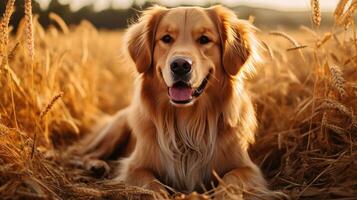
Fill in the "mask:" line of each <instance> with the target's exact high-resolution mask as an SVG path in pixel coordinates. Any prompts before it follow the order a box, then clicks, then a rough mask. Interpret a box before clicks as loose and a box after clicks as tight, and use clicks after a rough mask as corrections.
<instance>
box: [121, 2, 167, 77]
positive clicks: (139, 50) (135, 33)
mask: <svg viewBox="0 0 357 200" xmlns="http://www.w3.org/2000/svg"><path fill="white" fill-rule="evenodd" d="M165 11H167V9H166V8H165V7H161V6H154V7H151V8H149V9H148V10H146V11H144V12H143V14H142V15H141V17H140V18H139V21H138V22H137V23H135V24H133V25H132V26H130V27H129V29H128V30H127V32H126V33H125V36H124V38H125V39H126V41H125V43H126V45H127V49H128V51H129V54H130V57H131V58H132V59H133V61H134V62H135V65H136V69H137V71H138V72H139V73H144V72H146V71H147V70H148V69H149V68H150V66H151V65H152V54H153V51H154V45H155V34H156V30H157V26H158V24H159V20H160V17H161V16H162V15H163V14H164V12H165Z"/></svg>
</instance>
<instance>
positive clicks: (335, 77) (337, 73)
mask: <svg viewBox="0 0 357 200" xmlns="http://www.w3.org/2000/svg"><path fill="white" fill-rule="evenodd" d="M329 70H330V72H331V76H332V84H333V86H334V87H335V88H336V89H337V91H338V92H339V94H340V95H341V97H346V96H347V93H346V90H345V79H344V78H343V73H342V71H341V69H340V67H338V66H337V65H334V64H333V65H329Z"/></svg>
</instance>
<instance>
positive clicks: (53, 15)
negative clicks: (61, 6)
mask: <svg viewBox="0 0 357 200" xmlns="http://www.w3.org/2000/svg"><path fill="white" fill-rule="evenodd" d="M49 17H50V19H51V20H53V21H55V22H56V23H57V24H58V26H59V27H60V28H61V30H62V32H63V33H64V34H67V33H69V29H68V26H67V24H66V22H64V20H63V19H62V18H61V17H60V16H59V15H57V14H56V13H52V12H51V13H50V15H49Z"/></svg>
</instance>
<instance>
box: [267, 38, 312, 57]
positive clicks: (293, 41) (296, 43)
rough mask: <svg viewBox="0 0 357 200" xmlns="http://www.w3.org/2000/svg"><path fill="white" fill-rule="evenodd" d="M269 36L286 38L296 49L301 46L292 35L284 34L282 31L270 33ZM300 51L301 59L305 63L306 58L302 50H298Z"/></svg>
mask: <svg viewBox="0 0 357 200" xmlns="http://www.w3.org/2000/svg"><path fill="white" fill-rule="evenodd" d="M269 34H270V35H275V36H279V37H283V38H285V39H286V40H288V41H289V42H290V43H291V44H292V45H294V47H296V48H299V47H300V46H301V45H300V44H299V43H298V42H297V41H296V40H295V39H294V38H293V37H291V36H290V35H288V34H287V33H284V32H282V31H271V32H269ZM298 51H299V54H300V56H301V59H302V60H303V61H304V62H305V57H304V54H303V53H302V51H301V49H298Z"/></svg>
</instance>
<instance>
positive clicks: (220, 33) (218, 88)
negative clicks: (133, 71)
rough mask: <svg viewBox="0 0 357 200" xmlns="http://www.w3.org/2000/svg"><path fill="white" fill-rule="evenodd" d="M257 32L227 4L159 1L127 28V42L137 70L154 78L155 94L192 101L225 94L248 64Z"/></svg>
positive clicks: (179, 102) (175, 101)
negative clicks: (190, 4)
mask: <svg viewBox="0 0 357 200" xmlns="http://www.w3.org/2000/svg"><path fill="white" fill-rule="evenodd" d="M254 31H255V30H254V28H253V26H251V25H250V24H249V23H248V22H247V21H245V20H239V19H238V18H237V17H236V15H235V14H234V13H233V12H232V11H230V10H229V9H227V8H224V7H222V6H213V7H210V8H200V7H178V8H172V9H167V8H164V7H160V6H156V7H153V8H151V9H149V10H147V11H145V12H144V14H143V15H142V16H141V18H140V19H139V22H138V23H136V24H134V25H132V26H131V27H130V28H129V29H128V31H127V33H126V39H127V42H126V43H127V45H128V46H127V47H128V50H129V53H130V56H131V57H132V59H133V61H134V62H135V64H136V68H137V71H138V72H139V73H142V74H143V75H144V76H147V77H150V80H151V83H152V82H155V83H154V85H153V86H154V87H156V90H155V93H156V94H155V95H159V96H160V95H161V96H162V97H163V98H165V99H166V100H167V101H170V102H171V103H172V104H173V105H175V106H182V105H185V106H189V105H192V104H193V103H194V102H195V101H196V100H198V99H199V97H200V96H204V95H206V94H208V96H212V95H213V93H214V94H215V95H216V96H217V95H220V94H223V93H224V91H222V89H224V88H222V87H223V85H224V84H227V82H229V80H233V79H234V78H235V77H236V76H237V75H238V74H240V71H241V70H242V68H247V67H245V66H248V68H249V66H250V64H249V63H250V62H251V60H252V57H254V56H253V55H254V54H256V52H255V49H256V44H257V42H256V41H257V40H256V38H255V36H254ZM243 66H244V67H243ZM211 80H212V81H211ZM209 81H210V84H208V83H209ZM210 88H211V89H210ZM157 93H160V94H157ZM210 93H212V95H210ZM206 96H207V95H206Z"/></svg>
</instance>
